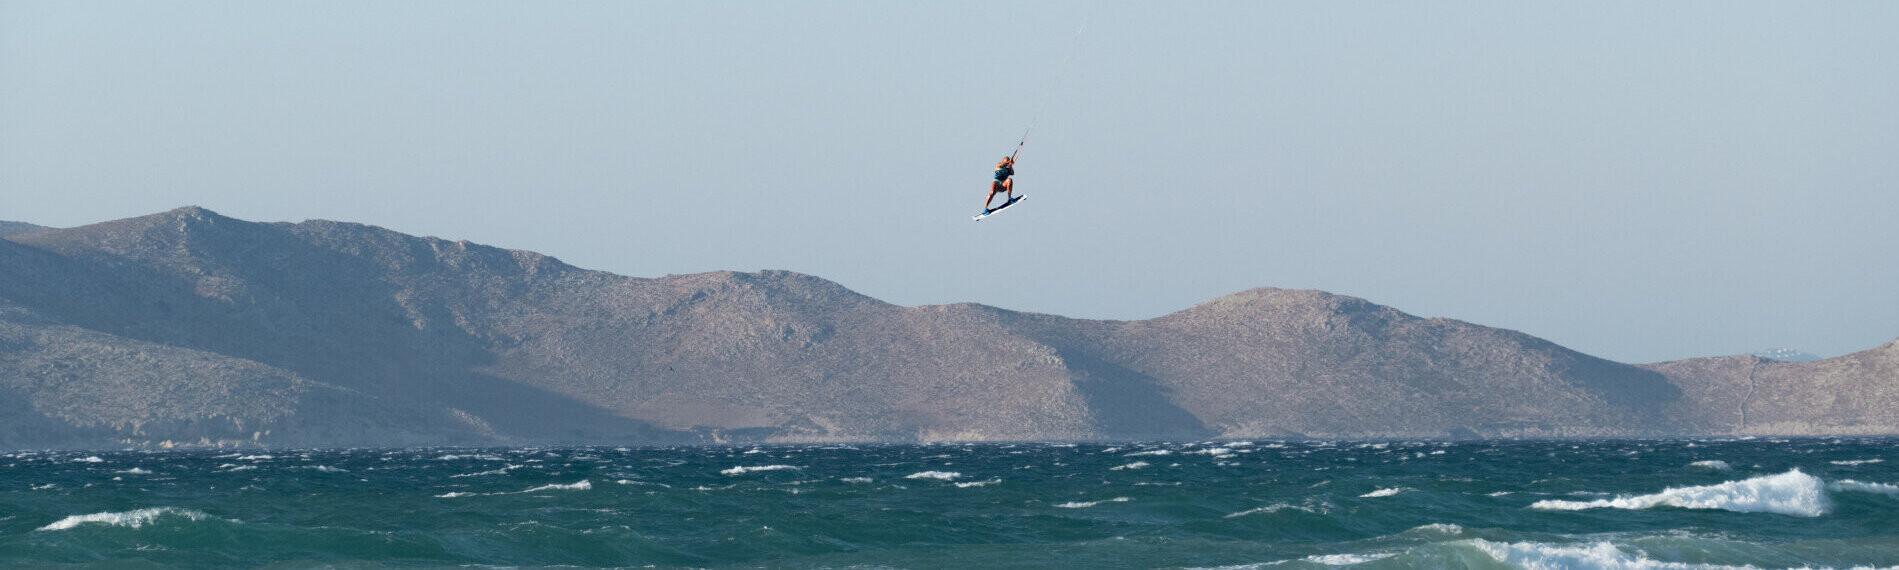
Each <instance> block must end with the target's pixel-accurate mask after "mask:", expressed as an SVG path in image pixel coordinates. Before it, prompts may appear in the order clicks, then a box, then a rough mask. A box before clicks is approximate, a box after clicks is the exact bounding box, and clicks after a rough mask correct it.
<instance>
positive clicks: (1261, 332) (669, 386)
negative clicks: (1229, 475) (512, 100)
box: [0, 207, 1899, 448]
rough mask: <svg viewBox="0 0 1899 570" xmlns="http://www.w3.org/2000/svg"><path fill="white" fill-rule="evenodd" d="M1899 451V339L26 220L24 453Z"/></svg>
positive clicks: (0, 443)
mask: <svg viewBox="0 0 1899 570" xmlns="http://www.w3.org/2000/svg"><path fill="white" fill-rule="evenodd" d="M1892 433H1899V342H1893V343H1888V344H1886V345H1883V346H1880V347H1878V348H1874V349H1871V350H1867V351H1863V352H1858V353H1854V354H1849V355H1845V356H1840V357H1836V358H1828V359H1821V360H1816V361H1811V362H1785V361H1778V360H1772V359H1767V358H1762V357H1759V356H1751V355H1748V356H1729V357H1717V358H1698V359H1690V360H1681V361H1673V362H1663V363H1653V364H1639V365H1638V364H1625V363H1619V362H1613V361H1609V360H1605V359H1601V358H1596V357H1593V356H1590V355H1587V354H1582V353H1579V352H1576V351H1573V350H1569V349H1567V348H1564V347H1561V346H1558V345H1556V344H1554V343H1551V342H1548V341H1545V340H1542V339H1539V338H1536V337H1533V336H1530V335H1526V334H1523V333H1519V332H1515V331H1510V330H1504V329H1498V328H1491V327H1485V326H1480V325H1475V324H1471V323H1466V322H1462V321H1456V320H1451V319H1442V318H1422V317H1417V316H1413V315H1409V314H1406V313H1404V312H1401V311H1399V310H1396V309H1393V308H1390V307H1385V306H1381V305H1378V304H1375V303H1372V302H1369V301H1366V300H1363V299H1358V298H1354V297H1347V296H1342V295H1334V294H1330V293H1325V292H1321V291H1310V290H1285V289H1270V288H1267V289H1253V290H1248V291H1242V292H1239V293H1234V294H1231V295H1227V296H1224V297H1220V298H1216V299H1212V300H1209V301H1207V302H1205V303H1201V304H1199V305H1196V306H1194V307H1190V308H1186V309H1184V310H1181V311H1178V312H1175V313H1171V314H1168V315H1164V316H1161V317H1157V318H1153V319H1147V320H1137V321H1105V320H1084V319H1071V318H1065V317H1060V316H1054V315H1046V314H1036V313H1025V312H1018V311H1010V310H1004V309H999V308H996V307H990V306H985V305H978V304H952V305H935V306H920V307H906V306H899V305H893V304H890V303H885V302H882V301H879V300H877V299H873V298H870V297H867V296H864V295H860V294H858V293H856V292H853V291H851V290H849V289H847V288H845V287H843V286H840V285H838V284H836V283H833V282H830V281H826V280H824V279H820V278H817V277H813V276H809V275H803V274H798V273H792V272H786V271H760V272H751V273H746V272H712V273H699V274H690V275H669V276H664V277H657V278H640V277H627V276H621V275H615V274H611V273H606V272H601V271H591V270H586V269H581V268H577V267H573V266H570V265H568V264H566V263H562V262H561V261H559V260H558V259H555V258H552V257H549V256H546V255H542V254H538V253H533V252H527V251H517V250H506V249H500V248H495V247H489V246H484V245H478V244H473V243H469V242H466V241H449V240H443V239H437V238H431V237H416V236H411V235H405V234H402V233H398V232H395V231H391V230H387V229H383V228H378V227H374V226H368V225H361V224H351V223H342V222H333V221H323V220H312V221H306V222H301V223H294V224H293V223H259V222H249V221H244V220H239V219H234V218H230V217H226V216H222V215H219V214H217V213H214V212H211V211H209V210H206V209H203V208H196V207H190V208H181V209H177V210H172V211H168V212H163V213H159V214H153V215H149V216H142V217H137V218H130V219H124V220H117V221H111V222H104V223H99V224H93V225H88V226H82V227H76V228H65V229H54V228H44V227H39V226H34V225H31V224H24V223H12V222H9V223H0V447H7V448H23V447H127V446H130V447H171V446H181V445H182V446H252V445H258V446H412V445H539V444H616V445H617V444H628V445H631V444H691V443H736V442H866V441H897V442H914V441H994V440H1135V439H1167V440H1186V439H1211V438H1497V437H1669V436H1708V435H1723V436H1726V435H1770V434H1771V435H1830V434H1892Z"/></svg>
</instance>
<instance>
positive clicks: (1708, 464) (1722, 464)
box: [1688, 459, 1734, 471]
mask: <svg viewBox="0 0 1899 570" xmlns="http://www.w3.org/2000/svg"><path fill="white" fill-rule="evenodd" d="M1688 466H1689V467H1699V468H1702V469H1713V470H1715V471H1728V470H1732V469H1734V467H1733V466H1731V465H1728V462H1726V461H1722V460H1719V459H1704V460H1701V461H1696V462H1694V463H1689V464H1688Z"/></svg>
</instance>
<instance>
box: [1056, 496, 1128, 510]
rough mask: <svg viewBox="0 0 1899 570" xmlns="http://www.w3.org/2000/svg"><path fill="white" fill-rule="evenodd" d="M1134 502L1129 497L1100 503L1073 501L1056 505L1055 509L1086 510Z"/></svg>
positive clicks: (1104, 500)
mask: <svg viewBox="0 0 1899 570" xmlns="http://www.w3.org/2000/svg"><path fill="white" fill-rule="evenodd" d="M1132 500H1134V499H1129V498H1127V497H1115V498H1112V499H1102V500H1099V501H1071V502H1067V503H1062V504H1059V505H1055V508H1058V509H1086V508H1088V507H1092V506H1095V505H1099V504H1102V503H1125V502H1128V501H1132Z"/></svg>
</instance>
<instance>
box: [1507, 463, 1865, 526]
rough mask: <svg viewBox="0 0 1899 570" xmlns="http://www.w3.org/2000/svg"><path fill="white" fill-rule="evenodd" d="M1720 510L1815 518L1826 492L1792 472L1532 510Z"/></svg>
mask: <svg viewBox="0 0 1899 570" xmlns="http://www.w3.org/2000/svg"><path fill="white" fill-rule="evenodd" d="M1662 506H1667V507H1676V508H1683V509H1720V510H1727V511H1734V512H1740V513H1778V514H1783V515H1792V516H1801V517H1817V516H1820V515H1824V514H1826V512H1827V507H1828V502H1827V497H1826V493H1825V492H1824V491H1823V490H1822V489H1821V482H1820V479H1819V478H1817V477H1814V476H1812V475H1808V474H1805V473H1801V472H1800V470H1799V469H1794V470H1791V471H1788V472H1786V473H1781V474H1778V475H1764V476H1760V477H1754V478H1751V479H1743V480H1740V481H1728V482H1726V483H1719V484H1714V485H1701V486H1695V487H1669V488H1667V489H1663V490H1662V492H1660V493H1654V494H1650V495H1619V496H1617V497H1615V498H1613V499H1598V500H1594V501H1559V500H1544V501H1537V502H1536V503H1534V504H1531V505H1530V508H1532V509H1541V510H1552V511H1574V510H1582V509H1603V508H1611V509H1648V508H1653V507H1662Z"/></svg>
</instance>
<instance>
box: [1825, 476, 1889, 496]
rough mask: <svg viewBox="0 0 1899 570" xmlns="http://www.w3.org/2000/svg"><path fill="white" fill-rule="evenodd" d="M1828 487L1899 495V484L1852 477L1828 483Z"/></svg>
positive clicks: (1839, 489) (1836, 489)
mask: <svg viewBox="0 0 1899 570" xmlns="http://www.w3.org/2000/svg"><path fill="white" fill-rule="evenodd" d="M1827 488H1828V489H1832V490H1835V491H1858V492H1861V493H1879V494H1881V495H1888V496H1892V497H1899V485H1893V484H1891V483H1866V482H1861V481H1854V480H1852V479H1841V480H1839V481H1836V482H1833V483H1831V484H1828V485H1827Z"/></svg>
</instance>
